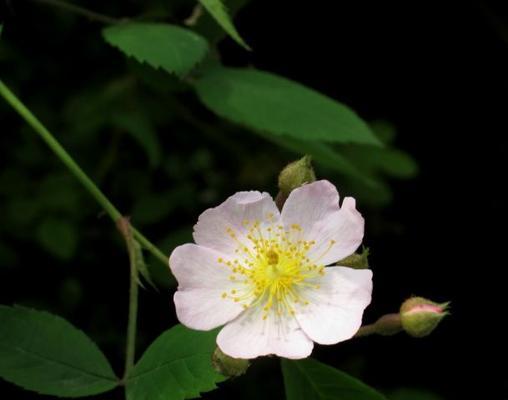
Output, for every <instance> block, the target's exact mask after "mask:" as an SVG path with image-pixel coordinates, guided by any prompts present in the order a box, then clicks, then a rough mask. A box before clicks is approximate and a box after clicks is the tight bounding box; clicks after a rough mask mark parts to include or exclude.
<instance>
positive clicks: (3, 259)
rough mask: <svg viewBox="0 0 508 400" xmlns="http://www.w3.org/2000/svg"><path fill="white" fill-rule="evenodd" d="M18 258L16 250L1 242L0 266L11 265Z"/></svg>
mask: <svg viewBox="0 0 508 400" xmlns="http://www.w3.org/2000/svg"><path fill="white" fill-rule="evenodd" d="M17 260H18V256H17V254H16V252H15V251H14V250H13V249H12V248H11V247H10V246H8V245H6V244H5V243H2V242H0V268H3V267H7V268H9V267H11V266H12V265H13V264H15V263H16V262H17Z"/></svg>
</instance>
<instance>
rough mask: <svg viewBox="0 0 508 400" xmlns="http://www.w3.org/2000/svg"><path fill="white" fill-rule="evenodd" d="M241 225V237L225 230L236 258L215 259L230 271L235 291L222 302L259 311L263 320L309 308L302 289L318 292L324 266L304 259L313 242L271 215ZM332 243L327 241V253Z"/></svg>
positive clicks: (297, 226)
mask: <svg viewBox="0 0 508 400" xmlns="http://www.w3.org/2000/svg"><path fill="white" fill-rule="evenodd" d="M243 225H244V227H245V228H247V229H248V231H247V235H245V236H242V237H239V235H238V234H237V233H236V232H235V231H234V230H233V229H231V228H228V229H227V234H228V235H229V236H230V237H231V238H233V239H234V240H235V241H236V242H237V243H238V247H237V248H236V250H235V253H236V254H237V257H235V258H233V259H230V260H224V259H222V258H219V259H218V262H219V263H220V264H223V265H226V266H227V267H229V268H230V269H231V272H232V273H231V275H230V276H229V279H230V281H231V282H232V283H234V284H235V283H236V285H234V287H235V288H234V289H231V290H230V291H229V292H224V293H222V298H224V299H230V300H233V301H235V302H239V303H241V304H243V307H244V308H246V309H247V308H250V307H259V308H260V309H261V310H262V318H263V319H266V318H267V317H268V315H269V314H270V313H272V312H273V313H274V314H275V315H277V316H282V315H287V314H289V315H294V313H295V307H296V306H297V305H301V306H305V305H307V304H309V301H308V300H307V299H306V296H305V289H309V288H310V289H318V288H319V284H318V283H317V280H318V279H317V278H319V277H321V276H322V275H324V274H325V268H324V266H323V265H319V264H317V262H316V261H317V260H314V262H313V261H311V260H310V259H309V257H308V256H307V253H308V252H309V250H310V249H311V248H312V247H313V246H315V244H316V242H315V241H313V240H312V241H308V240H303V237H304V235H303V233H304V232H303V229H302V228H301V227H300V226H299V225H297V224H293V225H291V226H290V227H289V228H287V227H286V228H284V227H283V226H282V225H276V224H275V223H274V221H273V215H268V217H267V220H266V221H264V222H263V224H261V223H260V221H247V220H246V221H244V222H243ZM334 243H335V242H334V241H330V243H329V246H328V250H329V249H330V248H331V246H333V244H334ZM328 250H327V251H328ZM319 258H320V257H319Z"/></svg>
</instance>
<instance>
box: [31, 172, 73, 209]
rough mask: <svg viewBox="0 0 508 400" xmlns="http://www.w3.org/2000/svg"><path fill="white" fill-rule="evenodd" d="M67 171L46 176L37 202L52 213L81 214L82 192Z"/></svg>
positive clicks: (40, 186)
mask: <svg viewBox="0 0 508 400" xmlns="http://www.w3.org/2000/svg"><path fill="white" fill-rule="evenodd" d="M77 189H79V187H78V185H77V182H76V179H75V178H74V177H73V176H72V175H71V174H69V173H68V172H67V171H63V172H61V173H55V174H51V175H48V176H46V177H45V178H44V179H43V180H42V182H41V183H40V184H39V187H38V191H37V192H38V193H37V200H38V201H39V204H40V205H41V207H44V209H45V210H46V211H50V212H59V213H62V212H65V213H67V214H74V213H79V200H80V196H81V193H82V192H81V190H77Z"/></svg>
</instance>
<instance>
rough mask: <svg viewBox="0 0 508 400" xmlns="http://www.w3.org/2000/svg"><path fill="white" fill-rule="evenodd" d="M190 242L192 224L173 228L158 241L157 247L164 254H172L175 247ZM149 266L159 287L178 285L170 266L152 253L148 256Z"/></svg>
mask: <svg viewBox="0 0 508 400" xmlns="http://www.w3.org/2000/svg"><path fill="white" fill-rule="evenodd" d="M190 242H192V225H190V226H186V227H183V228H179V229H175V230H172V231H171V232H170V233H169V235H168V236H167V237H166V238H164V239H163V240H162V241H160V242H158V243H157V247H158V248H159V249H161V250H162V252H163V253H164V254H171V252H172V251H173V250H174V249H175V247H177V246H180V245H181V244H184V243H190ZM148 268H149V271H150V275H151V277H152V278H153V280H154V281H155V282H156V283H157V286H158V287H164V288H171V287H174V286H176V280H175V277H174V276H173V275H172V274H171V272H170V271H169V267H168V266H166V265H163V264H162V263H161V262H160V261H159V260H157V259H156V258H155V257H154V256H153V255H151V254H150V255H149V256H148Z"/></svg>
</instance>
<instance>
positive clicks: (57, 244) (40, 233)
mask: <svg viewBox="0 0 508 400" xmlns="http://www.w3.org/2000/svg"><path fill="white" fill-rule="evenodd" d="M35 236H36V238H37V241H38V242H39V243H40V245H41V246H42V247H44V249H46V250H47V251H48V252H49V253H51V254H52V255H54V256H55V257H58V258H60V259H62V260H69V259H70V258H72V256H73V255H74V253H75V252H76V247H77V244H78V232H77V230H76V227H75V226H74V225H73V224H71V223H70V222H68V221H65V220H61V219H56V218H50V217H49V218H46V219H45V220H44V221H42V223H41V224H40V225H39V226H38V227H37V230H36V231H35Z"/></svg>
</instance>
